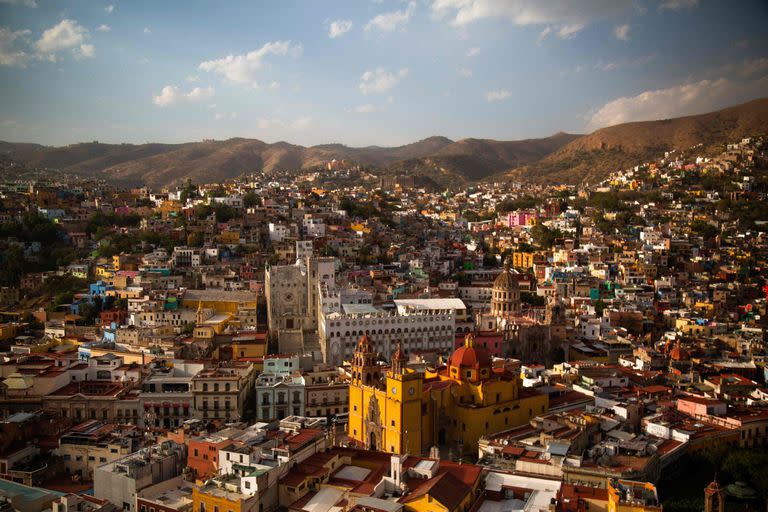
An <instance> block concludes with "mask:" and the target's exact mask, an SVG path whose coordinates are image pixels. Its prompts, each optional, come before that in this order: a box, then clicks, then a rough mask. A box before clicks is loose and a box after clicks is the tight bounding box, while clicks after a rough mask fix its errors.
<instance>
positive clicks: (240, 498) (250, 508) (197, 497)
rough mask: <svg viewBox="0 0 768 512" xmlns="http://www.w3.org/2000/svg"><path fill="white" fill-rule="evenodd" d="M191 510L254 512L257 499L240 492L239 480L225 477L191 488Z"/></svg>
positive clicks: (256, 507) (257, 505) (257, 504)
mask: <svg viewBox="0 0 768 512" xmlns="http://www.w3.org/2000/svg"><path fill="white" fill-rule="evenodd" d="M192 510H194V511H197V510H205V511H211V512H213V511H216V510H218V511H219V512H256V511H257V510H259V498H258V496H256V495H248V494H243V493H242V492H240V487H239V478H237V479H235V478H234V477H226V476H225V477H220V478H217V479H214V480H211V481H209V482H207V483H206V484H204V485H202V486H200V487H197V486H195V487H193V488H192Z"/></svg>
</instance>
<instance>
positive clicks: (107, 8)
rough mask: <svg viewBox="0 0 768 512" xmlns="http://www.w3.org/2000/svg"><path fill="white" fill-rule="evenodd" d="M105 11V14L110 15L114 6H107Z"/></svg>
mask: <svg viewBox="0 0 768 512" xmlns="http://www.w3.org/2000/svg"><path fill="white" fill-rule="evenodd" d="M104 10H105V11H107V14H112V13H113V12H114V10H115V6H114V5H112V4H109V5H108V6H106V7H105V8H104Z"/></svg>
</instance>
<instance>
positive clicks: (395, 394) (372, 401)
mask: <svg viewBox="0 0 768 512" xmlns="http://www.w3.org/2000/svg"><path fill="white" fill-rule="evenodd" d="M351 370H352V382H351V383H350V386H349V395H350V396H349V401H350V406H351V407H350V410H349V432H350V436H351V437H353V438H355V439H356V440H358V441H359V442H360V444H362V445H363V446H365V447H366V448H367V449H369V450H378V451H386V452H390V453H411V454H421V452H422V447H423V439H422V404H421V399H422V393H423V392H422V382H423V381H422V376H421V375H420V374H418V373H416V372H414V371H413V370H410V369H407V368H406V359H405V354H404V353H403V351H402V348H401V347H400V346H398V348H397V350H396V351H395V354H394V355H393V356H392V363H391V365H390V367H389V368H387V367H385V366H382V365H379V364H378V363H377V362H376V354H374V353H373V351H372V349H371V342H370V340H369V339H368V336H362V337H361V338H360V341H359V342H358V344H357V349H356V350H355V355H354V358H353V362H352V367H351Z"/></svg>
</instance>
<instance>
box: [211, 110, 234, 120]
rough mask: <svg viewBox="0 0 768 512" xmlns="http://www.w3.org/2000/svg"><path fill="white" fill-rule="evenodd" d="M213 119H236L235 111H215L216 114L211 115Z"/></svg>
mask: <svg viewBox="0 0 768 512" xmlns="http://www.w3.org/2000/svg"><path fill="white" fill-rule="evenodd" d="M213 117H214V119H216V120H217V121H221V120H222V119H237V112H230V113H226V112H216V114H215V115H214V116H213Z"/></svg>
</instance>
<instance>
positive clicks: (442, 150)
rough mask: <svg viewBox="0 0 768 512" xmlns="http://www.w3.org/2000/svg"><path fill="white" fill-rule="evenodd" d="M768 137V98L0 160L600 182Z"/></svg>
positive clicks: (181, 172) (168, 177)
mask: <svg viewBox="0 0 768 512" xmlns="http://www.w3.org/2000/svg"><path fill="white" fill-rule="evenodd" d="M763 134H768V98H762V99H757V100H753V101H750V102H748V103H744V104H741V105H738V106H735V107H730V108H726V109H723V110H719V111H716V112H710V113H707V114H700V115H693V116H686V117H679V118H675V119H665V120H658V121H645V122H634V123H626V124H620V125H616V126H611V127H608V128H601V129H599V130H597V131H595V132H592V133H590V134H587V135H577V134H569V133H563V132H560V133H556V134H554V135H552V136H550V137H546V138H540V139H527V140H517V141H497V140H490V139H472V138H469V139H461V140H458V141H453V140H450V139H448V138H446V137H429V138H427V139H424V140H421V141H418V142H414V143H412V144H407V145H404V146H398V147H379V146H368V147H361V148H353V147H348V146H345V145H342V144H323V145H318V146H311V147H304V146H298V145H294V144H289V143H287V142H276V143H272V144H269V143H266V142H262V141H260V140H256V139H245V138H233V139H228V140H221V141H219V140H209V141H202V142H188V143H182V144H158V143H148V144H103V143H99V142H89V143H79V144H72V145H69V146H62V147H51V146H43V145H39V144H29V143H12V142H0V158H2V159H4V160H6V161H8V160H10V161H13V162H16V163H19V164H22V165H24V166H26V167H28V168H37V169H40V168H47V169H56V170H60V171H63V172H68V173H73V174H80V175H85V176H96V177H103V178H109V179H110V180H113V181H122V182H125V183H133V184H138V183H146V184H148V185H151V186H161V185H169V184H178V183H180V182H183V181H185V180H186V179H191V180H192V181H194V182H197V183H206V182H208V183H210V182H219V181H223V180H226V179H228V178H233V177H236V176H239V175H241V174H243V173H250V172H258V171H263V172H267V173H269V172H273V171H277V170H295V169H310V168H317V167H321V166H322V165H323V164H325V163H326V162H329V161H330V160H333V159H337V160H347V161H349V162H353V163H355V164H360V165H364V166H369V167H375V168H379V169H381V171H380V172H384V173H400V174H414V175H421V176H427V177H429V178H430V179H432V180H433V181H435V182H437V183H439V184H442V185H454V186H461V185H466V184H468V183H471V182H475V181H479V180H486V179H493V180H507V179H509V180H527V181H532V182H541V183H543V182H548V183H579V182H585V181H586V182H590V181H592V182H594V181H597V180H599V179H601V178H603V177H605V176H606V175H607V174H608V173H610V172H612V171H615V170H620V169H623V168H626V167H629V166H632V165H636V164H637V163H640V162H643V161H647V160H649V159H652V158H656V157H658V156H659V155H661V154H663V152H664V151H668V150H671V149H687V148H689V147H691V146H694V145H696V144H702V145H703V146H704V150H707V149H713V148H719V147H722V145H723V144H725V143H727V142H731V141H734V140H738V139H740V138H741V137H744V136H751V135H763Z"/></svg>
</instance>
